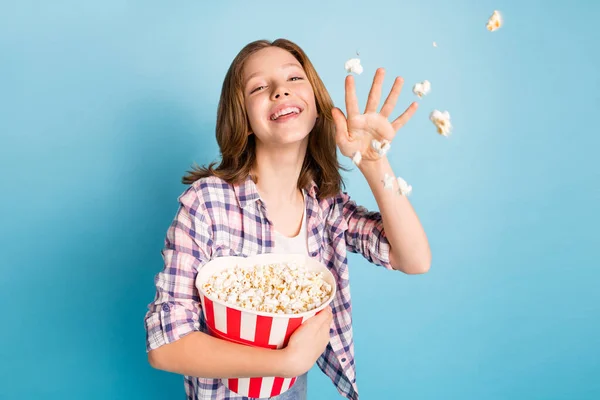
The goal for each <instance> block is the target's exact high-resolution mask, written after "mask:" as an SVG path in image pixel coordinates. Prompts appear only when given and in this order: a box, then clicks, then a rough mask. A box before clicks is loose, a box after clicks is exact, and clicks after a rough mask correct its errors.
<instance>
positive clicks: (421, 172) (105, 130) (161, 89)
mask: <svg viewBox="0 0 600 400" xmlns="http://www.w3.org/2000/svg"><path fill="white" fill-rule="evenodd" d="M366 3H367V2H364V1H363V2H356V3H353V2H349V1H335V2H334V1H327V2H326V1H303V2H274V1H254V2H247V1H223V2H220V3H218V2H212V3H210V4H206V3H204V2H200V1H195V2H192V1H178V2H166V1H165V2H160V1H148V0H146V1H128V2H126V1H121V0H105V1H102V2H100V1H88V2H80V1H57V2H32V1H23V0H21V1H1V2H0V134H1V141H0V167H1V168H0V170H1V171H2V173H1V174H0V188H1V190H2V196H1V198H0V221H1V224H0V227H1V228H0V235H1V236H0V243H1V244H0V245H1V252H2V259H1V261H0V268H1V274H0V304H2V310H3V313H2V317H1V321H2V322H1V328H0V398H1V399H6V400H9V399H10V400H13V399H40V398H44V399H144V400H150V399H174V398H179V399H181V398H183V396H184V395H183V383H182V379H181V377H179V376H177V375H174V374H169V373H166V372H161V371H156V370H153V369H151V368H150V367H149V365H148V364H147V360H146V354H145V348H144V325H143V317H144V313H145V312H146V306H147V304H148V303H149V302H150V301H152V299H153V296H154V287H153V277H154V275H155V274H156V273H157V272H158V271H159V270H160V269H161V267H162V259H161V257H160V250H161V248H162V243H163V239H164V234H165V232H166V229H167V227H168V224H169V223H170V221H171V219H172V218H173V216H174V214H175V211H176V208H177V201H176V200H177V196H178V195H179V194H180V193H181V192H182V191H183V190H184V189H185V186H183V185H182V184H181V183H180V178H181V176H182V175H183V174H184V172H185V171H186V170H187V169H189V167H190V166H191V164H192V163H193V162H197V163H199V164H204V163H207V162H209V161H212V160H213V159H215V158H216V156H217V146H216V141H215V139H214V126H215V117H216V107H217V102H218V100H219V94H220V88H221V83H222V80H223V77H224V75H225V72H226V69H227V68H228V66H229V64H230V62H231V61H232V59H233V57H234V56H235V55H236V54H237V52H238V51H239V50H240V49H241V48H242V47H243V46H244V45H245V44H246V43H248V42H250V41H253V40H255V39H262V38H267V39H275V38H278V37H286V38H289V39H291V40H293V41H295V42H297V43H298V44H299V45H300V46H302V47H303V48H304V50H305V51H306V52H307V53H308V55H309V57H310V58H311V60H312V61H313V63H314V64H315V66H316V68H317V70H318V72H319V73H320V75H321V77H322V79H323V81H324V82H325V84H326V86H327V87H328V89H329V91H330V94H331V96H332V98H333V100H334V102H335V103H336V104H337V105H340V106H341V107H342V108H344V106H343V99H344V92H343V86H344V77H345V75H346V73H345V71H344V69H343V65H344V62H345V61H346V60H347V59H349V58H352V57H354V56H355V55H356V52H357V51H358V52H359V54H360V58H361V60H362V64H363V66H364V68H365V71H364V73H363V74H362V75H361V76H358V77H357V79H356V81H357V90H358V94H359V98H360V99H359V101H360V104H361V106H364V104H365V101H366V96H367V94H368V90H369V88H370V83H371V79H372V76H373V74H374V72H375V69H376V68H377V67H380V66H381V67H385V68H386V70H387V76H386V83H385V87H384V95H387V91H388V90H389V88H390V87H391V83H392V81H393V76H396V75H401V76H403V77H404V78H405V80H406V85H405V89H404V91H403V93H402V95H401V97H400V99H399V102H398V108H397V112H398V113H400V112H401V110H402V109H403V108H404V107H406V106H408V104H409V103H410V102H411V101H412V100H414V99H416V97H415V96H414V95H413V94H412V92H411V88H412V85H413V84H414V83H415V82H420V81H422V80H424V79H428V80H429V81H431V83H432V91H431V93H430V95H429V96H427V97H425V98H424V99H422V100H421V101H420V106H421V107H420V109H419V110H418V112H417V114H416V115H415V116H414V118H413V119H412V120H411V121H410V122H409V123H408V125H407V126H406V127H405V128H403V129H402V130H401V131H400V133H399V134H398V136H397V139H396V140H395V141H394V144H393V146H392V150H391V151H390V153H389V157H390V159H391V162H392V164H393V167H394V170H395V172H396V174H397V175H400V176H402V177H404V178H405V179H406V180H407V181H408V182H409V183H410V184H412V185H413V187H414V192H413V195H412V196H411V201H412V204H413V205H414V207H415V209H416V211H417V213H418V215H419V217H420V219H421V221H422V223H423V225H424V227H425V230H426V232H427V234H428V237H429V240H430V244H431V248H432V252H433V264H432V268H431V271H430V272H429V273H428V274H425V275H419V276H408V275H404V274H402V273H394V272H388V271H385V270H383V269H382V268H377V267H374V266H371V265H369V264H368V263H367V262H366V261H365V260H363V259H362V258H360V257H359V256H354V255H352V256H351V257H350V264H351V265H350V266H351V274H352V297H353V301H354V317H355V320H354V327H355V340H356V355H357V374H358V384H359V387H360V390H361V394H362V398H365V399H383V398H399V399H442V398H444V399H597V398H600V379H598V377H599V376H600V294H599V291H598V290H597V289H598V286H599V283H600V269H599V267H600V263H599V262H598V258H597V252H598V249H599V248H600V246H599V244H600V243H599V242H600V235H599V234H598V230H597V227H598V225H599V223H600V210H599V208H600V207H599V201H600V191H599V189H598V183H599V182H600V179H599V178H600V173H599V168H598V164H597V162H596V161H595V157H596V153H597V151H598V149H599V148H600V134H599V133H598V119H597V118H598V115H599V111H600V97H599V96H600V95H599V94H598V93H600V87H599V78H598V75H599V74H598V72H599V71H600V58H599V55H598V54H599V53H598V51H597V50H598V43H600V36H599V35H598V31H597V24H596V22H597V21H596V20H597V16H598V15H599V14H600V3H598V2H597V1H591V0H590V1H570V2H564V1H561V2H558V1H553V2H548V1H508V0H507V1H503V0H497V1H493V2H492V1H487V0H483V1H482V0H478V1H475V0H471V1H467V0H462V1H461V0H455V1H452V2H446V1H441V0H438V1H435V0H427V1H425V0H420V1H410V2H407V1H399V0H393V1H378V2H375V3H373V5H370V6H368V5H367V4H366ZM495 9H498V10H500V11H501V12H502V13H503V16H504V19H505V25H504V27H503V28H501V29H500V30H499V31H497V32H494V33H490V32H488V31H487V30H486V29H485V23H486V22H487V19H488V17H489V16H490V15H491V13H492V12H493V10H495ZM433 41H436V42H437V44H438V47H437V48H434V47H433V46H432V42H433ZM436 108H437V109H440V110H442V111H443V110H448V111H449V112H450V114H451V116H452V122H453V125H454V132H453V134H452V136H451V137H449V138H445V137H442V136H439V135H437V133H435V128H434V126H433V125H432V124H431V122H430V121H429V120H428V115H429V112H430V111H431V110H433V109H436ZM594 114H595V116H594ZM344 162H345V164H346V165H348V166H351V163H350V162H349V160H347V159H345V160H344ZM345 177H346V178H347V184H348V185H347V189H348V191H349V192H350V194H351V195H352V196H353V197H354V198H355V199H356V200H357V201H358V202H359V203H361V204H363V205H365V206H367V207H369V208H376V203H375V201H374V199H373V197H372V195H371V194H370V193H369V191H368V186H367V184H366V181H365V180H364V178H363V177H362V176H361V175H360V172H359V171H358V170H355V169H354V170H352V171H351V172H348V173H346V174H345ZM309 387H310V388H309V398H310V399H332V398H337V397H336V396H337V395H336V393H337V392H336V390H335V388H334V386H333V385H332V384H331V383H330V382H329V380H328V378H326V377H325V376H324V375H323V374H322V373H321V372H320V371H319V370H318V369H317V368H314V369H313V370H311V373H310V382H309Z"/></svg>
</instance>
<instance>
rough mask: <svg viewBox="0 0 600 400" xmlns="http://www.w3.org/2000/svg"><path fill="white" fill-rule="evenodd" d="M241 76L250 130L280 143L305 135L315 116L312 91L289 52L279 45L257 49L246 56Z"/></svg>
mask: <svg viewBox="0 0 600 400" xmlns="http://www.w3.org/2000/svg"><path fill="white" fill-rule="evenodd" d="M243 76H244V88H243V90H244V101H245V104H246V111H247V113H248V119H249V120H250V129H251V132H249V133H254V135H255V136H256V138H257V139H258V140H259V141H260V142H262V143H264V144H267V143H269V144H274V145H279V146H280V145H285V144H291V143H297V142H301V141H302V140H304V139H305V138H307V137H308V134H309V133H310V131H311V130H312V129H313V127H314V126H315V121H316V119H317V106H316V102H315V93H314V91H313V88H312V85H311V84H310V82H309V81H308V78H307V77H306V73H305V72H304V69H303V68H302V66H301V65H300V63H299V62H298V60H296V58H295V57H294V56H293V55H292V54H290V53H289V52H287V51H286V50H283V49H280V48H278V47H267V48H264V49H262V50H259V51H257V52H256V53H254V54H252V55H251V56H250V57H249V58H248V60H246V64H245V65H244V71H243Z"/></svg>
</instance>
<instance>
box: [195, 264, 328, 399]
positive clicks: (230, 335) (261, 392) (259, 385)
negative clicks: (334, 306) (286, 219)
mask: <svg viewBox="0 0 600 400" xmlns="http://www.w3.org/2000/svg"><path fill="white" fill-rule="evenodd" d="M284 262H287V263H290V262H294V263H296V264H298V265H300V266H303V267H304V268H306V269H307V270H309V271H315V272H323V277H324V279H325V281H326V282H327V283H329V284H330V285H331V286H332V293H331V297H330V298H329V299H328V300H327V301H326V302H325V303H324V304H322V305H321V306H319V307H318V308H316V309H314V310H311V311H308V312H305V313H300V314H275V313H267V312H260V311H252V310H247V309H244V308H241V307H236V306H234V305H230V304H226V303H225V302H224V301H221V300H219V299H217V298H216V297H215V296H208V295H207V294H206V293H205V292H204V290H203V285H204V283H205V282H206V281H208V279H209V278H210V277H211V276H212V275H214V274H217V273H219V272H221V271H224V270H226V269H229V268H231V267H234V266H236V265H237V266H240V267H252V266H254V265H267V264H277V263H284ZM196 288H197V289H198V291H199V293H200V300H201V302H202V310H203V313H204V318H205V319H206V323H207V326H208V329H209V331H210V333H211V334H212V335H213V336H215V337H218V338H220V339H224V340H228V341H230V342H235V343H239V344H244V345H247V346H257V347H263V348H269V349H281V348H283V347H284V346H285V345H286V344H287V341H288V339H289V338H290V336H291V334H292V333H293V332H294V331H295V330H296V329H297V328H298V327H299V326H300V325H301V324H302V323H303V322H304V321H306V320H307V319H308V318H310V317H312V316H314V315H315V314H316V313H318V312H319V311H321V310H322V309H324V308H325V307H327V306H328V305H329V303H330V302H331V301H332V300H333V297H334V296H335V291H336V284H335V278H334V277H333V275H332V274H331V272H329V270H328V269H327V267H325V266H324V265H323V264H321V263H320V262H318V261H317V260H316V259H313V258H310V257H308V256H307V255H302V254H292V255H290V254H260V255H256V256H250V257H235V256H228V257H218V258H215V259H213V260H211V261H209V262H208V263H206V264H205V265H204V266H203V267H202V268H200V271H199V272H198V276H197V277H196ZM295 382H296V378H295V377H294V378H283V377H276V376H275V377H274V376H269V377H252V378H229V379H223V383H224V385H225V386H226V387H227V388H228V389H229V390H231V391H233V392H235V393H237V394H239V395H242V396H246V397H251V398H263V397H271V396H277V395H279V394H281V393H284V392H285V391H287V390H288V389H289V388H291V387H292V386H293V385H294V383H295Z"/></svg>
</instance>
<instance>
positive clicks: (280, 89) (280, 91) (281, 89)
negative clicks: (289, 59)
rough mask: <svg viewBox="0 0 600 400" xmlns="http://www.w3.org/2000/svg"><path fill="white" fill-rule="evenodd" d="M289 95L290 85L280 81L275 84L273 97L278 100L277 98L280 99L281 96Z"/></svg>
mask: <svg viewBox="0 0 600 400" xmlns="http://www.w3.org/2000/svg"><path fill="white" fill-rule="evenodd" d="M289 95H290V89H289V88H288V87H286V85H285V84H284V83H283V82H280V83H278V84H275V85H274V86H273V92H272V93H271V96H272V97H273V99H275V100H277V99H280V98H281V97H288V96H289Z"/></svg>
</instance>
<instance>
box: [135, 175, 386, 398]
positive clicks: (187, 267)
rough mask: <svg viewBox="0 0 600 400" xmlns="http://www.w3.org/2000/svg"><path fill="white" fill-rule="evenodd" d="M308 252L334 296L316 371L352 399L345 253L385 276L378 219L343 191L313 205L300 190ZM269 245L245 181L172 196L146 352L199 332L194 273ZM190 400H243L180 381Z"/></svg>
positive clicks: (214, 384)
mask: <svg viewBox="0 0 600 400" xmlns="http://www.w3.org/2000/svg"><path fill="white" fill-rule="evenodd" d="M306 190H307V194H308V196H306V216H307V221H306V223H307V231H308V251H309V254H310V256H311V257H317V258H318V260H320V261H321V262H323V263H324V264H325V265H326V266H327V267H328V268H329V269H330V271H331V272H332V273H333V275H334V276H335V279H336V282H337V285H338V287H337V289H338V290H337V294H336V297H335V299H334V300H333V301H332V303H331V307H332V309H333V315H334V318H333V321H334V326H335V328H334V329H332V330H331V339H330V342H329V344H328V345H327V347H326V349H325V351H324V352H323V354H322V355H321V357H320V358H319V359H318V360H317V364H318V366H319V367H320V368H321V370H322V371H323V372H324V373H325V374H326V375H327V376H329V378H331V380H332V382H333V383H334V384H335V386H336V387H337V390H338V391H339V392H340V393H341V394H342V395H343V396H344V397H346V398H348V399H358V389H357V386H356V378H355V367H354V343H353V339H352V314H351V312H352V306H351V302H350V287H349V271H348V260H347V257H346V255H347V253H346V252H347V251H351V252H353V253H359V254H362V255H363V256H364V257H365V258H366V259H367V260H369V261H370V262H372V263H374V264H376V265H380V266H384V267H386V268H388V269H391V266H390V264H389V249H390V247H389V243H388V241H387V239H386V236H385V233H384V231H383V222H382V220H381V214H380V213H379V212H369V211H368V210H367V209H365V208H364V207H361V206H357V205H356V203H355V202H354V201H352V200H351V199H350V197H349V196H348V195H347V194H346V193H345V192H341V191H340V192H339V193H338V194H337V195H336V196H334V197H331V198H328V199H318V198H317V190H318V189H317V186H316V185H315V183H314V182H312V183H311V185H309V187H307V188H306ZM274 245H275V242H274V237H273V232H272V227H271V222H270V221H269V219H268V216H267V211H266V208H265V205H264V203H263V202H262V200H261V199H260V196H259V194H258V191H257V189H256V185H255V184H254V182H253V181H252V180H251V179H250V178H247V179H246V180H245V181H244V182H242V183H241V184H238V185H230V184H228V183H226V182H225V181H223V180H221V179H219V178H216V177H209V178H203V179H200V180H198V181H196V182H194V183H193V184H192V185H190V187H189V188H188V189H187V190H185V191H184V192H183V194H182V195H181V196H180V197H179V208H178V211H177V214H176V215H175V218H174V220H173V222H172V224H171V225H170V227H169V229H168V231H167V235H166V239H165V247H164V249H163V250H162V256H163V259H164V269H163V270H162V271H161V272H160V273H158V274H157V276H156V278H155V283H156V288H157V292H156V298H155V300H154V301H153V302H152V303H151V304H150V305H149V306H148V313H147V314H146V318H145V324H146V349H147V351H150V350H153V349H156V348H157V347H159V346H162V345H164V344H167V343H171V342H174V341H175V340H177V339H179V338H181V337H183V336H185V335H187V334H188V333H190V332H193V331H202V332H206V331H207V327H206V321H205V319H204V316H203V314H202V310H201V304H200V299H199V295H198V292H197V289H196V287H195V284H194V281H195V278H196V274H197V272H198V269H199V268H202V266H203V265H204V264H205V263H206V262H207V261H209V260H211V259H213V258H215V257H222V256H244V257H247V256H252V255H256V254H262V253H270V252H272V250H273V248H274ZM184 381H185V391H186V393H187V398H188V399H193V400H234V399H235V400H242V399H247V398H246V397H242V396H239V395H236V394H235V393H233V392H231V391H229V390H228V389H227V388H226V387H225V386H224V385H223V384H222V383H221V381H220V380H218V379H206V378H197V377H191V376H186V377H185V379H184Z"/></svg>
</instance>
